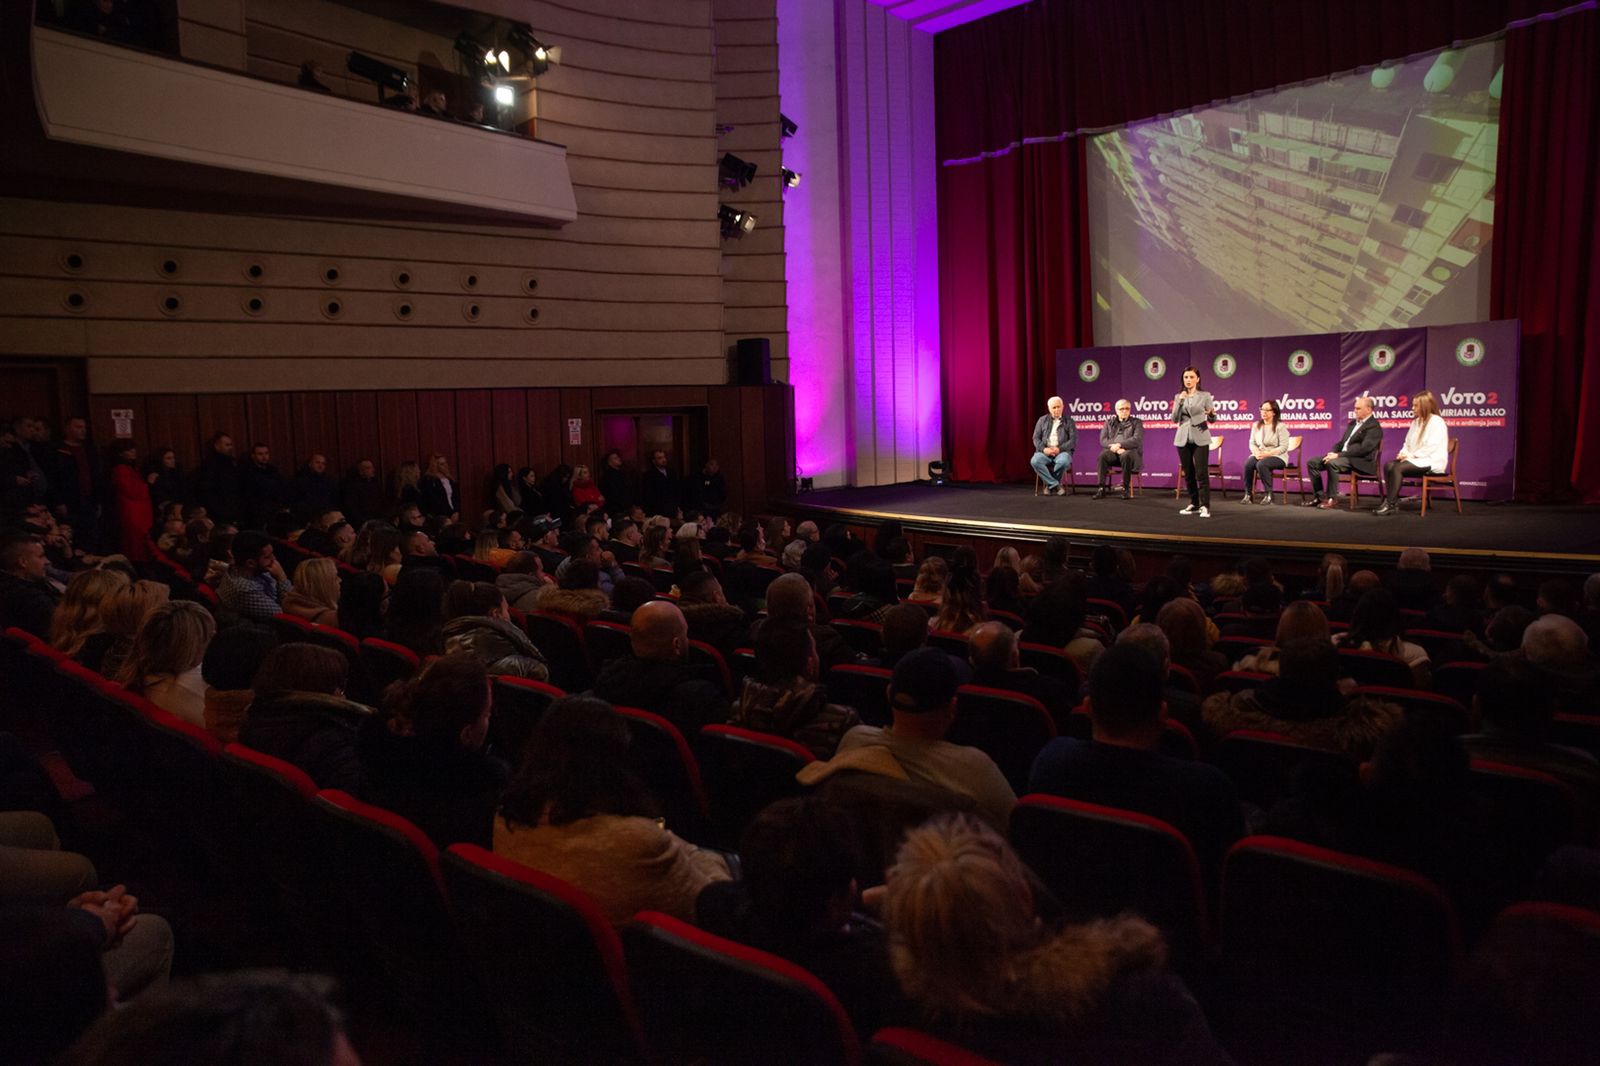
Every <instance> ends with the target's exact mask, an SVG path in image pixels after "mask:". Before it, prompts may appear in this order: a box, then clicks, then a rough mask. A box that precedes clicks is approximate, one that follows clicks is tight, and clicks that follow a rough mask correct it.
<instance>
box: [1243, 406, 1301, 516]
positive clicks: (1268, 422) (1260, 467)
mask: <svg viewBox="0 0 1600 1066" xmlns="http://www.w3.org/2000/svg"><path fill="white" fill-rule="evenodd" d="M1279 414H1280V412H1279V411H1278V401H1277V400H1263V401H1261V417H1260V418H1258V419H1256V424H1255V425H1254V426H1253V427H1251V430H1250V458H1248V459H1246V460H1245V461H1244V498H1243V499H1241V500H1240V501H1239V502H1240V503H1271V502H1272V475H1273V472H1274V471H1278V470H1282V469H1283V468H1284V467H1285V466H1287V465H1288V463H1289V460H1288V459H1286V458H1285V456H1287V455H1288V454H1289V431H1288V430H1287V429H1284V428H1283V423H1282V422H1281V421H1279V418H1278V416H1279ZM1257 473H1259V474H1260V475H1261V488H1262V490H1263V491H1262V493H1261V496H1260V498H1259V499H1257V498H1254V497H1252V496H1251V491H1252V490H1253V489H1254V488H1255V484H1256V474H1257Z"/></svg>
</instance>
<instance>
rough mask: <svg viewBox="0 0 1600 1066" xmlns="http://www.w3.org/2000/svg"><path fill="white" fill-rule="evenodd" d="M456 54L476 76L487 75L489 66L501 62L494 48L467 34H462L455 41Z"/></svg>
mask: <svg viewBox="0 0 1600 1066" xmlns="http://www.w3.org/2000/svg"><path fill="white" fill-rule="evenodd" d="M455 46H456V54H457V55H459V56H460V57H461V61H462V63H463V64H464V65H465V66H466V68H467V73H468V74H470V75H471V76H473V77H475V78H479V77H484V76H486V75H487V72H488V68H489V67H492V66H495V65H496V64H498V63H499V59H498V58H497V57H496V56H495V54H494V49H493V48H490V47H488V46H487V45H485V44H483V43H482V42H481V41H477V40H474V39H473V38H471V37H468V36H467V35H466V34H464V33H463V34H461V35H460V36H458V37H457V38H456V41H455Z"/></svg>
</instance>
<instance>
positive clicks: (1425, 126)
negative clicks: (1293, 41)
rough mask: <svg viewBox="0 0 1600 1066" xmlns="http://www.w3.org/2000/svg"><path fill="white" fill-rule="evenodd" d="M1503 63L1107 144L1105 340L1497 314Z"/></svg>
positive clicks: (1379, 81)
mask: <svg viewBox="0 0 1600 1066" xmlns="http://www.w3.org/2000/svg"><path fill="white" fill-rule="evenodd" d="M1499 66H1500V63H1499V55H1498V49H1497V46H1496V45H1494V44H1484V45H1477V46H1474V47H1472V48H1469V49H1463V50H1460V51H1452V52H1443V53H1437V54H1435V55H1432V56H1428V57H1423V58H1421V59H1418V60H1415V61H1412V62H1409V63H1405V64H1399V65H1396V66H1392V67H1383V68H1379V69H1377V70H1375V71H1372V72H1370V73H1368V74H1363V75H1352V76H1350V77H1347V78H1343V79H1339V80H1336V81H1330V82H1325V83H1322V84H1318V85H1311V86H1304V87H1299V88H1295V89H1290V90H1285V91H1281V92H1278V93H1274V94H1271V95H1267V96H1261V97H1255V98H1251V99H1249V100H1243V101H1239V102H1236V103H1232V104H1228V105H1224V106H1220V107H1215V108H1209V109H1206V110H1203V111H1196V112H1192V113H1190V114H1187V115H1182V116H1178V117H1174V118H1170V119H1166V120H1162V121H1159V122H1151V123H1146V124H1143V125H1140V126H1134V127H1129V128H1127V129H1123V130H1118V131H1114V132H1112V133H1107V134H1104V135H1101V136H1098V137H1096V138H1094V139H1093V145H1094V150H1093V154H1092V157H1091V161H1090V199H1091V203H1098V204H1100V205H1101V208H1102V210H1100V211H1099V212H1098V217H1097V219H1096V227H1095V233H1094V245H1095V252H1096V255H1095V275H1094V281H1095V291H1096V319H1095V335H1096V337H1097V338H1104V339H1105V340H1106V342H1107V343H1118V344H1132V343H1147V342H1159V341H1166V340H1176V339H1184V338H1179V337H1177V336H1175V335H1171V334H1169V333H1168V330H1169V329H1170V328H1171V323H1172V322H1173V321H1175V320H1179V319H1181V320H1184V321H1185V322H1186V327H1185V330H1184V333H1185V337H1194V336H1213V337H1230V336H1246V335H1260V334H1271V333H1274V332H1290V331H1292V332H1331V331H1336V330H1343V329H1376V328H1382V327H1385V326H1403V325H1429V324H1437V323H1443V322H1450V321H1459V320H1470V319H1473V318H1481V317H1483V315H1484V313H1485V312H1486V306H1485V305H1486V303H1487V288H1488V286H1487V263H1486V261H1485V262H1483V264H1482V267H1483V269H1481V270H1480V269H1479V264H1480V259H1482V257H1483V256H1484V253H1485V252H1486V250H1487V248H1488V243H1489V240H1490V237H1491V234H1492V231H1493V214H1494V212H1493V192H1494V165H1495V149H1496V137H1497V133H1498V116H1499V100H1498V95H1499V92H1498V89H1499V83H1498V71H1499ZM1111 250H1115V251H1111ZM1202 323H1203V324H1204V326H1203V327H1202V329H1201V331H1199V332H1197V331H1196V327H1197V326H1200V325H1201V324H1202ZM1206 327H1209V328H1206Z"/></svg>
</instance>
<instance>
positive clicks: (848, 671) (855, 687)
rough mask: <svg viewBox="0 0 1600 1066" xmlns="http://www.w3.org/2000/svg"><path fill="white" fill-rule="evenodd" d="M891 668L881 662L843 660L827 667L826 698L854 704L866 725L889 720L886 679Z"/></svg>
mask: <svg viewBox="0 0 1600 1066" xmlns="http://www.w3.org/2000/svg"><path fill="white" fill-rule="evenodd" d="M893 679H894V671H893V670H887V669H885V668H884V667H881V666H860V665H858V664H856V663H844V664H842V665H839V666H835V667H832V668H831V669H829V670H828V673H827V676H826V677H825V678H824V679H823V683H824V685H825V687H826V688H827V690H828V698H829V699H830V700H833V701H834V702H835V703H842V704H844V705H845V706H846V707H854V708H855V710H856V713H857V714H859V715H860V716H861V720H862V721H863V722H865V723H867V724H868V725H877V726H885V725H888V724H889V720H890V714H889V682H890V681H892V680H893Z"/></svg>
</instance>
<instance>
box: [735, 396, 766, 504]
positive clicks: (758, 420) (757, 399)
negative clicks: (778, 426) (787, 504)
mask: <svg viewBox="0 0 1600 1066" xmlns="http://www.w3.org/2000/svg"><path fill="white" fill-rule="evenodd" d="M736 391H737V396H738V399H737V402H738V405H739V454H740V455H741V456H742V457H743V461H742V462H740V463H739V481H740V484H741V485H742V486H743V490H744V505H745V509H746V512H747V513H749V514H757V513H760V512H761V511H763V510H764V509H765V508H766V506H767V497H766V492H765V484H766V478H765V476H764V474H763V472H762V470H761V463H760V456H761V454H762V450H763V448H764V447H765V446H766V428H765V426H764V424H763V422H762V418H763V416H764V415H765V414H766V410H765V408H764V405H763V404H762V402H761V389H759V388H755V387H749V386H745V387H736Z"/></svg>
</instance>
